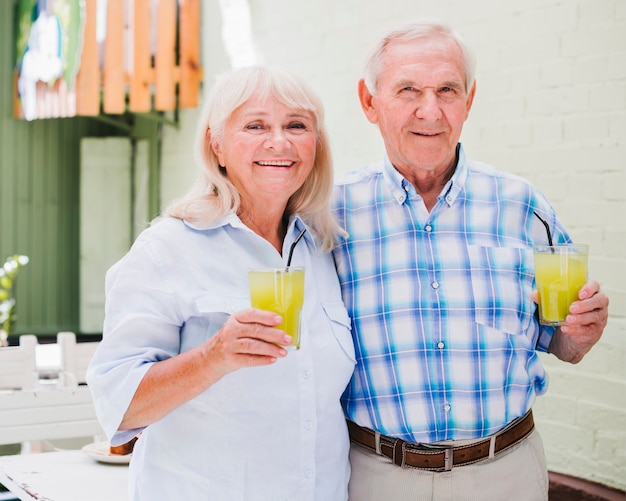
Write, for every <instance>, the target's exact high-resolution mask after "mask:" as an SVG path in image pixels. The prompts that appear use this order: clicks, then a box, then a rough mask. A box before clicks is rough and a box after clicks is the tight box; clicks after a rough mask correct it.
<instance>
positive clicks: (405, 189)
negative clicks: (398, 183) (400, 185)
mask: <svg viewBox="0 0 626 501" xmlns="http://www.w3.org/2000/svg"><path fill="white" fill-rule="evenodd" d="M410 189H411V187H410V186H409V185H408V184H405V185H404V191H406V192H407V193H408V192H409V190H410Z"/></svg>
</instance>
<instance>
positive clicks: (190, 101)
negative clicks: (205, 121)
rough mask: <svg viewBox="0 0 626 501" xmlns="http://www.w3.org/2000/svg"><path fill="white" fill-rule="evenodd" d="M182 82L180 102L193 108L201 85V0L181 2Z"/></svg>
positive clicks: (179, 87) (179, 90)
mask: <svg viewBox="0 0 626 501" xmlns="http://www.w3.org/2000/svg"><path fill="white" fill-rule="evenodd" d="M179 32H180V62H179V66H180V83H179V86H178V94H179V96H178V104H179V105H180V107H181V108H193V107H195V106H196V105H197V104H198V89H199V86H200V0H182V2H181V3H180V30H179Z"/></svg>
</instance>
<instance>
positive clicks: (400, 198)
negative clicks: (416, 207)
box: [398, 195, 406, 203]
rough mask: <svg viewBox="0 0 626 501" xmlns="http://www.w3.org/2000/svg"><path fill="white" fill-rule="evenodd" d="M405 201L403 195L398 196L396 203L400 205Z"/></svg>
mask: <svg viewBox="0 0 626 501" xmlns="http://www.w3.org/2000/svg"><path fill="white" fill-rule="evenodd" d="M405 200H406V197H405V196H404V195H400V196H399V197H398V202H400V203H404V201H405Z"/></svg>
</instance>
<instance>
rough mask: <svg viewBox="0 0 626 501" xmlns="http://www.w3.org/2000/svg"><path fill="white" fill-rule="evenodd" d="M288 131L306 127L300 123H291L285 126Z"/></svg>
mask: <svg viewBox="0 0 626 501" xmlns="http://www.w3.org/2000/svg"><path fill="white" fill-rule="evenodd" d="M287 128H288V129H306V125H304V124H303V123H302V122H292V123H290V124H289V125H288V126H287Z"/></svg>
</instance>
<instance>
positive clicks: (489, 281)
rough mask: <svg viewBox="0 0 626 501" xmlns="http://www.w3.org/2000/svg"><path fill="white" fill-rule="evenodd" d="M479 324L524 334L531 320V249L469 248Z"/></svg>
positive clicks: (532, 275) (475, 310) (475, 307)
mask: <svg viewBox="0 0 626 501" xmlns="http://www.w3.org/2000/svg"><path fill="white" fill-rule="evenodd" d="M468 252H469V262H470V275H471V282H472V292H473V296H474V298H473V299H474V305H473V306H474V314H475V320H476V322H477V323H479V324H482V325H486V326H487V327H490V328H492V329H496V330H498V331H500V332H504V333H507V334H523V333H525V332H526V331H527V329H528V328H529V326H530V323H531V322H532V319H533V315H534V311H535V304H534V302H533V301H532V298H531V294H532V287H533V281H534V271H533V256H532V250H529V249H525V248H516V247H482V246H477V245H470V246H469V247H468Z"/></svg>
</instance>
